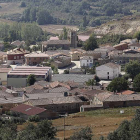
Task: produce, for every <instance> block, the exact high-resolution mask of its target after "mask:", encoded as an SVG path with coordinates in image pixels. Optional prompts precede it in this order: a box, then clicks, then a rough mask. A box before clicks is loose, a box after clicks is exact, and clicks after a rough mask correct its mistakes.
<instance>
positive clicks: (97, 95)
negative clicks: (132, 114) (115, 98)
mask: <svg viewBox="0 0 140 140" xmlns="http://www.w3.org/2000/svg"><path fill="white" fill-rule="evenodd" d="M111 95H112V93H109V92H102V93H99V94H96V95H95V97H96V98H98V99H99V100H100V101H104V100H105V99H107V98H108V97H110V96H111Z"/></svg>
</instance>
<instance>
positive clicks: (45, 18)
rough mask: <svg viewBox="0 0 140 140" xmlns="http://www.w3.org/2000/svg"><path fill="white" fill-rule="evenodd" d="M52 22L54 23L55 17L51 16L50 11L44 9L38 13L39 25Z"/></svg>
mask: <svg viewBox="0 0 140 140" xmlns="http://www.w3.org/2000/svg"><path fill="white" fill-rule="evenodd" d="M52 21H53V17H52V16H51V15H50V13H49V12H48V11H46V10H44V9H42V10H40V11H39V12H38V13H37V23H38V24H39V25H43V24H51V23H52Z"/></svg>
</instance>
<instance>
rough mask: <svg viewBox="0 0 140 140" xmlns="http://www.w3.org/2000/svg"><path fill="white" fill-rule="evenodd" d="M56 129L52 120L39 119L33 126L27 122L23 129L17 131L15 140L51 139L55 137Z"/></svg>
mask: <svg viewBox="0 0 140 140" xmlns="http://www.w3.org/2000/svg"><path fill="white" fill-rule="evenodd" d="M55 135H56V129H55V128H54V127H53V126H52V122H51V121H48V120H44V121H41V122H39V123H38V124H37V126H34V125H33V124H29V125H28V126H27V127H26V128H25V129H24V130H23V131H21V132H19V133H18V136H17V139H16V140H52V139H55Z"/></svg>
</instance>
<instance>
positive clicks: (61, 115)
mask: <svg viewBox="0 0 140 140" xmlns="http://www.w3.org/2000/svg"><path fill="white" fill-rule="evenodd" d="M59 116H61V117H64V140H65V117H67V116H68V114H67V113H66V114H65V115H59Z"/></svg>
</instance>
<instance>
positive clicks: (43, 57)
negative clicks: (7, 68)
mask: <svg viewBox="0 0 140 140" xmlns="http://www.w3.org/2000/svg"><path fill="white" fill-rule="evenodd" d="M47 60H49V55H48V54H46V53H30V54H27V55H25V64H26V65H32V66H34V65H37V64H40V63H41V62H43V61H47Z"/></svg>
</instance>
